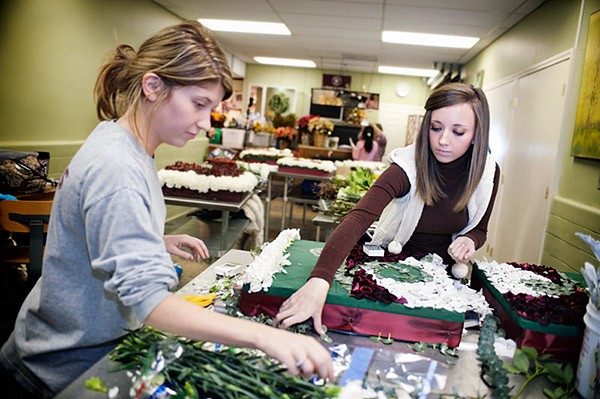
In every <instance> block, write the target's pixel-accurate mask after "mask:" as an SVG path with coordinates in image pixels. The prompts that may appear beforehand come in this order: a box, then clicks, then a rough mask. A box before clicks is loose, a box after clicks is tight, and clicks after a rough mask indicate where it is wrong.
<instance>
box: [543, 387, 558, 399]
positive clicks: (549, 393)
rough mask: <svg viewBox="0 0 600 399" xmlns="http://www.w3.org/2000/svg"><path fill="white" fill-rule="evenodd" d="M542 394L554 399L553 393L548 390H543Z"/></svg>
mask: <svg viewBox="0 0 600 399" xmlns="http://www.w3.org/2000/svg"><path fill="white" fill-rule="evenodd" d="M544 394H545V395H546V396H547V397H549V398H550V399H556V396H554V391H552V390H551V389H549V388H544Z"/></svg>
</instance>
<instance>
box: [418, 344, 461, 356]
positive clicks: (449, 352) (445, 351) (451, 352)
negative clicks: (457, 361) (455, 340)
mask: <svg viewBox="0 0 600 399" xmlns="http://www.w3.org/2000/svg"><path fill="white" fill-rule="evenodd" d="M407 347H408V348H409V349H412V350H414V351H415V352H417V353H421V352H425V351H426V350H427V349H428V348H432V349H433V350H434V351H435V350H437V351H438V352H439V353H440V354H441V355H444V356H450V357H458V354H457V353H456V348H450V347H448V344H447V343H445V342H444V343H441V344H438V343H427V342H425V341H419V342H415V343H414V344H412V345H407Z"/></svg>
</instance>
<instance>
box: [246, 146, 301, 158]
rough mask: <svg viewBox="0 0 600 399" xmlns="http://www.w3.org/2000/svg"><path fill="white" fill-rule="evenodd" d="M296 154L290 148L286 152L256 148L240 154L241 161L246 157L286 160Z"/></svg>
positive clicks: (271, 148) (272, 148)
mask: <svg viewBox="0 0 600 399" xmlns="http://www.w3.org/2000/svg"><path fill="white" fill-rule="evenodd" d="M293 156H294V154H293V153H292V151H291V150H290V149H289V148H286V149H284V150H278V149H277V148H274V147H270V148H256V149H249V150H244V151H242V152H240V159H244V158H246V157H259V158H285V157H293Z"/></svg>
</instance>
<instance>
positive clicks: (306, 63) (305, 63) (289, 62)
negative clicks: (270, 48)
mask: <svg viewBox="0 0 600 399" xmlns="http://www.w3.org/2000/svg"><path fill="white" fill-rule="evenodd" d="M254 61H256V62H258V63H259V64H269V65H283V66H296V67H303V68H316V67H317V64H315V63H314V62H313V61H311V60H297V59H293V58H271V57H254Z"/></svg>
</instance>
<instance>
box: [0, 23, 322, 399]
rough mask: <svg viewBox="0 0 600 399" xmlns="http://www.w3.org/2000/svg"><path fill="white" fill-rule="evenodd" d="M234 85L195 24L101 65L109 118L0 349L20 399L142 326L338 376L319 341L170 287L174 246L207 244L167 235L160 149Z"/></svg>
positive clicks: (66, 192)
mask: <svg viewBox="0 0 600 399" xmlns="http://www.w3.org/2000/svg"><path fill="white" fill-rule="evenodd" d="M231 85H232V78H231V72H230V70H229V66H228V65H227V61H226V58H225V54H224V52H223V51H222V49H221V48H220V47H219V45H218V43H217V42H216V41H215V39H214V38H213V37H212V36H211V35H210V34H209V32H208V31H207V30H206V29H205V28H204V27H203V26H202V25H200V24H199V23H197V22H183V23H181V24H179V25H176V26H172V27H168V28H165V29H163V30H162V31H160V32H158V33H156V34H155V35H153V36H152V37H151V38H149V39H148V40H147V41H146V42H145V43H143V44H142V45H141V47H140V48H139V50H137V51H135V50H134V49H133V48H132V47H130V46H127V45H121V46H119V47H117V49H116V52H115V53H114V54H113V56H112V58H111V59H109V60H108V62H107V63H106V64H105V65H104V66H103V68H102V70H101V72H100V76H99V78H98V80H97V82H96V87H95V94H96V99H97V111H98V116H99V118H100V119H101V120H102V122H100V124H99V125H98V126H97V127H96V128H95V129H94V131H93V132H92V133H91V134H90V136H89V137H88V138H87V140H86V141H85V143H84V144H83V145H82V147H81V149H80V150H79V151H78V152H77V154H76V155H75V156H74V158H73V160H72V161H71V163H70V164H69V166H68V167H67V169H66V170H65V171H64V173H63V175H62V178H61V180H60V183H59V186H58V189H57V192H56V196H55V199H54V205H53V209H52V216H51V220H50V225H49V230H48V239H47V245H46V252H45V255H44V263H43V269H42V276H41V278H40V279H39V280H38V282H37V284H36V285H35V287H34V288H33V290H32V291H31V293H30V294H29V296H28V297H27V299H26V300H25V302H24V304H23V306H22V308H21V310H20V312H19V315H18V318H17V320H16V325H15V329H14V331H13V333H12V335H11V337H10V338H9V340H8V341H7V342H6V344H5V345H4V346H3V347H2V350H1V352H0V363H1V364H2V366H3V367H0V369H2V370H0V371H6V370H8V372H5V373H4V378H5V379H10V380H9V381H8V383H7V384H11V383H12V384H13V385H12V386H13V388H14V390H15V391H17V392H12V396H11V397H19V396H18V395H22V396H23V397H31V396H33V397H52V396H54V395H55V394H57V393H58V392H60V391H61V390H62V389H63V388H64V387H66V386H67V385H68V384H69V383H70V382H71V381H73V380H74V379H75V378H77V377H78V376H79V375H80V374H81V373H83V372H84V371H85V370H86V369H88V368H89V367H90V366H92V365H93V364H94V363H95V362H96V361H97V360H99V359H100V358H101V357H102V356H104V355H106V354H107V353H108V352H109V351H110V350H111V349H112V348H113V347H114V346H115V345H116V344H117V343H118V342H119V341H120V339H121V338H122V337H123V336H124V335H125V333H126V331H125V330H126V329H136V328H139V327H140V326H141V325H142V324H145V325H148V326H152V327H156V328H159V329H161V330H163V331H167V332H172V333H176V334H179V335H182V336H185V337H189V338H192V339H196V340H201V341H213V342H219V343H223V344H227V345H236V346H248V347H254V348H258V349H261V350H262V351H264V352H266V353H267V354H269V355H271V356H273V357H275V358H277V359H279V360H280V361H281V362H282V363H283V364H285V365H286V366H287V367H288V369H289V371H290V372H291V373H292V374H300V373H302V374H304V375H306V376H310V375H313V374H318V375H319V376H321V377H324V378H331V377H332V374H333V372H332V365H331V358H330V355H329V352H328V351H327V349H325V348H324V347H323V346H322V345H321V344H320V343H319V342H317V341H316V340H315V339H313V338H311V337H307V336H303V335H298V334H292V333H289V332H286V331H282V330H279V329H276V328H272V327H268V326H265V325H262V324H258V323H253V322H249V321H246V320H242V319H235V318H231V317H228V316H225V315H222V314H219V313H215V312H211V311H208V310H206V309H204V308H201V307H199V306H197V305H194V304H191V303H189V302H187V301H185V300H183V299H181V298H178V297H176V296H174V295H173V294H172V293H171V292H170V291H169V290H170V289H173V288H175V287H176V285H177V274H176V272H175V269H174V268H173V264H172V262H171V258H170V255H169V253H171V254H177V255H182V256H186V255H185V253H184V252H182V251H181V249H180V247H182V246H184V247H188V248H190V249H191V251H192V253H193V254H194V257H195V258H196V259H199V258H203V257H206V256H207V255H208V252H207V250H206V247H205V246H204V244H203V243H202V242H201V241H200V240H198V239H196V238H193V237H190V236H186V235H183V236H174V237H173V236H163V233H164V224H165V213H166V210H165V203H164V199H163V196H162V192H161V187H160V184H159V182H158V177H157V173H156V166H155V164H154V153H155V150H156V148H157V147H158V146H159V145H161V144H164V143H166V144H170V145H174V146H178V147H182V146H183V145H185V144H186V142H187V141H189V140H190V139H192V138H194V137H195V136H196V135H197V134H198V133H199V132H200V131H202V130H204V131H208V130H209V129H210V113H211V110H212V109H213V108H214V107H215V106H216V105H218V104H219V103H220V102H221V101H222V100H223V99H226V98H228V97H229V96H230V95H231V92H232V86H231ZM4 369H5V370H4ZM7 375H11V376H12V377H8V376H7ZM7 386H10V385H5V384H3V385H2V389H3V392H4V389H6V387H7ZM5 393H6V392H5ZM9 396H10V395H9Z"/></svg>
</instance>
